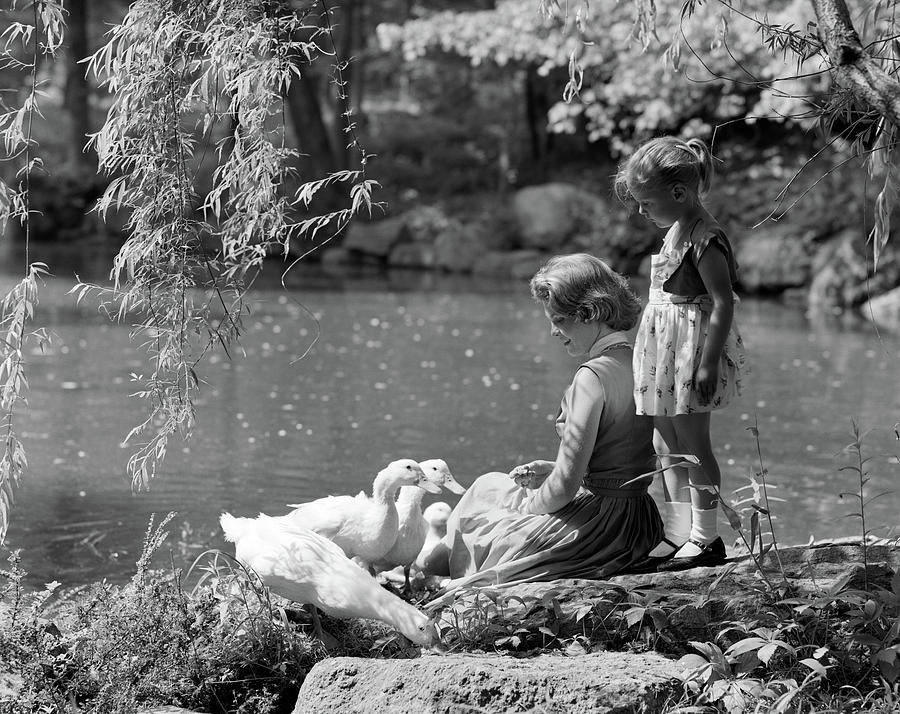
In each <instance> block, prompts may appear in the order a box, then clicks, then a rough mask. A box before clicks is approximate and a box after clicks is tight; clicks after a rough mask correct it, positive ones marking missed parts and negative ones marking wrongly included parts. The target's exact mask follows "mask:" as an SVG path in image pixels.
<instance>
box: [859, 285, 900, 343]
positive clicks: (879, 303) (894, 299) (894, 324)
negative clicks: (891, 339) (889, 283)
mask: <svg viewBox="0 0 900 714" xmlns="http://www.w3.org/2000/svg"><path fill="white" fill-rule="evenodd" d="M861 312H862V314H863V315H865V316H866V317H868V318H869V319H870V320H872V322H874V323H875V324H876V325H878V326H879V327H881V328H883V329H885V330H890V331H891V332H894V333H898V334H900V288H894V289H893V290H891V291H890V292H886V293H884V294H883V295H879V296H877V297H874V298H872V299H871V300H869V301H868V302H866V303H864V304H863V306H862V310H861Z"/></svg>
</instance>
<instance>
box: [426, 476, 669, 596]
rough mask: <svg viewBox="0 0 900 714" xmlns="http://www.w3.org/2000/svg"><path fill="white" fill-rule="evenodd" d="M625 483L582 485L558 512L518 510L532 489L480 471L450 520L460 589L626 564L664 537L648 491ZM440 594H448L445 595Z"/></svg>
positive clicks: (600, 573) (600, 572)
mask: <svg viewBox="0 0 900 714" xmlns="http://www.w3.org/2000/svg"><path fill="white" fill-rule="evenodd" d="M621 483H622V481H618V480H611V479H610V480H606V481H604V482H600V483H598V484H597V487H598V488H600V489H602V493H603V494H604V495H595V494H594V493H592V492H591V491H589V490H587V489H585V488H582V489H581V490H580V491H579V492H578V494H577V495H576V496H575V498H574V500H573V501H572V502H571V503H569V504H568V505H566V506H564V507H563V508H561V509H560V510H558V511H556V512H554V513H550V514H544V515H532V514H527V513H520V512H519V510H518V509H519V507H520V506H521V505H522V503H523V501H524V500H525V498H526V497H527V496H528V493H529V492H528V491H527V490H526V489H524V488H522V487H520V486H517V485H516V484H515V482H513V480H512V479H511V478H510V477H509V476H508V475H507V474H504V473H499V472H493V473H487V474H484V475H483V476H481V477H479V478H478V479H477V480H476V481H475V483H474V484H472V486H471V487H470V488H469V490H468V491H467V492H466V493H465V495H463V497H462V498H461V499H460V501H459V503H458V504H457V505H456V508H454V509H453V512H452V513H451V514H450V518H449V520H448V521H447V535H446V536H445V538H444V544H445V545H446V546H447V547H449V549H450V553H449V567H450V578H451V580H450V582H449V583H448V584H447V586H446V588H445V589H444V591H443V594H446V593H448V592H450V591H453V590H456V589H458V588H461V587H469V586H476V585H477V586H482V585H498V584H513V583H520V582H532V581H547V580H556V579H558V578H585V579H592V580H597V579H602V578H605V577H609V576H611V575H614V574H616V573H618V572H621V571H624V570H627V569H628V566H630V565H631V564H632V563H634V562H636V561H637V560H640V559H641V558H642V557H644V555H646V554H647V553H648V552H649V551H650V549H652V548H653V547H654V546H655V545H656V544H657V543H658V542H659V541H660V539H661V538H662V534H663V533H662V521H661V520H660V517H659V512H658V511H657V508H656V505H655V503H654V502H653V499H652V498H651V497H650V496H649V495H648V494H647V492H646V490H644V489H638V490H635V489H633V488H626V489H620V488H619V487H620V486H621ZM442 599H443V598H442Z"/></svg>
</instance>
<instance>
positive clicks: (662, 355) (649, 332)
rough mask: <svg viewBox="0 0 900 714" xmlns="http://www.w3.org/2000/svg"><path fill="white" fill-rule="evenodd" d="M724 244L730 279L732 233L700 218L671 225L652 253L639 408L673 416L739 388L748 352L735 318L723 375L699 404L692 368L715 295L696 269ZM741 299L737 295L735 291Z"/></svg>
mask: <svg viewBox="0 0 900 714" xmlns="http://www.w3.org/2000/svg"><path fill="white" fill-rule="evenodd" d="M710 247H712V249H713V250H716V249H718V250H721V251H722V252H723V253H724V254H725V258H726V260H727V262H728V268H729V273H730V277H731V284H732V285H734V283H735V282H736V281H737V263H736V261H735V259H734V253H733V251H732V248H731V244H730V243H729V242H728V238H727V237H726V236H725V233H724V231H723V230H722V229H721V228H720V227H719V226H717V225H714V224H713V225H708V224H706V223H705V222H704V221H702V219H701V220H700V221H698V222H697V223H694V224H693V225H692V226H691V227H690V228H689V229H687V230H684V231H676V230H671V231H669V233H668V234H667V235H666V239H665V241H663V247H662V250H661V252H660V253H658V254H656V255H653V256H651V274H650V299H649V300H648V302H647V306H646V308H645V309H644V314H643V316H642V317H641V324H640V327H639V328H638V331H637V335H636V337H635V347H634V375H635V385H634V401H635V405H636V407H637V412H638V414H649V415H654V416H674V415H676V414H691V413H692V412H705V411H712V410H713V409H720V408H721V407H724V406H725V405H726V404H728V402H729V401H730V400H731V398H732V397H733V396H735V395H738V394H740V392H741V379H742V376H743V374H745V373H746V371H747V368H746V361H747V358H746V354H745V352H744V343H743V341H742V340H741V336H740V333H739V332H738V328H737V325H736V323H735V321H734V320H732V323H731V329H730V331H729V333H728V337H727V339H726V341H725V348H724V349H723V350H722V357H721V359H720V361H719V381H718V384H717V385H716V390H715V393H714V395H713V397H712V399H710V401H709V403H708V404H700V401H699V393H698V392H697V391H696V390H695V389H694V373H695V372H696V370H697V366H698V365H699V363H700V357H701V354H702V351H703V345H704V343H705V342H706V336H707V333H708V332H709V317H710V313H711V312H712V306H713V303H712V297H711V296H710V295H709V294H708V293H707V291H706V287H705V286H704V284H703V279H702V278H701V277H700V272H699V270H698V269H697V263H698V262H699V260H700V257H701V256H702V255H703V253H704V252H705V251H706V250H709V249H710ZM735 300H737V296H735Z"/></svg>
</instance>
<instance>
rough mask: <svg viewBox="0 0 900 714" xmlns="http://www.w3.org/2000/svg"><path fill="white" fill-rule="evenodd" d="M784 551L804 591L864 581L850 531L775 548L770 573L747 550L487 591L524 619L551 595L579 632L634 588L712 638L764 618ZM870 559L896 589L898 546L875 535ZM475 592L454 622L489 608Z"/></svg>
mask: <svg viewBox="0 0 900 714" xmlns="http://www.w3.org/2000/svg"><path fill="white" fill-rule="evenodd" d="M779 559H780V561H781V567H783V568H784V571H785V573H786V575H787V576H788V577H789V578H790V582H791V585H792V587H794V588H796V589H797V591H798V592H809V593H816V592H821V591H827V590H828V589H829V588H830V587H831V586H833V585H834V584H835V583H839V582H841V581H843V580H847V582H848V584H849V586H850V587H861V586H862V581H863V573H862V563H863V556H862V547H861V546H860V545H858V540H857V541H856V542H852V541H851V539H848V540H847V542H841V543H833V542H829V543H819V544H815V545H812V546H795V547H789V548H780V549H779V550H778V551H775V550H774V549H773V550H770V551H769V552H768V553H767V554H766V555H765V556H764V557H763V559H762V561H761V566H762V570H763V574H764V576H765V578H763V576H762V575H761V574H760V571H759V569H758V568H757V566H756V564H755V563H754V561H753V559H752V558H751V557H750V556H749V555H741V556H733V557H731V558H730V559H729V561H728V562H727V563H726V564H725V565H722V566H718V567H714V568H693V569H691V570H683V571H676V572H671V573H667V572H662V573H648V574H644V575H619V576H616V577H612V578H610V579H609V581H597V580H557V581H553V582H535V583H524V584H519V585H515V586H508V587H502V586H498V587H493V588H488V589H483V590H482V591H481V592H482V593H485V594H487V595H489V596H491V597H494V598H497V597H498V596H500V597H503V596H506V595H514V596H515V598H514V599H511V600H509V601H508V602H507V601H505V600H504V603H503V610H504V616H505V617H506V618H508V619H511V620H521V621H523V622H525V621H526V620H527V619H528V617H529V614H528V613H529V611H530V610H532V609H533V607H532V606H533V605H534V603H546V602H549V601H550V599H551V598H552V599H553V600H555V602H556V604H557V605H558V607H559V613H558V615H557V623H558V627H559V629H558V636H559V637H560V638H563V637H572V636H575V635H578V634H580V633H581V632H582V631H583V629H584V628H585V627H588V628H590V627H591V623H592V621H596V622H600V623H605V622H606V618H607V617H608V616H609V614H610V612H611V611H612V610H614V609H615V608H616V607H618V606H619V600H618V599H617V597H615V596H612V597H611V596H610V593H611V592H612V593H615V592H618V593H619V594H620V595H622V596H624V595H625V594H626V593H629V592H642V593H645V594H647V596H648V598H649V599H650V600H652V602H653V603H654V604H657V605H658V606H660V607H665V609H666V611H667V612H668V622H667V626H668V627H670V628H671V629H672V632H674V633H677V639H678V640H679V641H682V642H688V641H691V640H699V641H706V640H709V639H712V638H713V637H714V636H715V634H716V632H717V631H718V623H720V622H721V621H723V620H727V619H742V618H746V619H748V620H754V621H760V622H762V623H764V622H765V620H766V614H765V608H766V603H767V602H768V600H767V597H768V596H767V595H766V593H765V591H764V588H762V587H761V582H765V579H768V581H769V582H770V583H771V584H772V586H773V587H777V586H780V585H781V584H782V580H781V576H780V568H779V566H778V561H779ZM866 560H867V561H868V563H869V582H870V584H872V585H875V586H877V587H884V588H887V589H890V587H891V585H890V582H891V575H892V574H893V572H895V571H896V570H897V569H898V567H900V549H898V548H896V547H894V546H892V545H888V544H882V543H876V542H874V541H873V542H871V543H870V544H869V545H868V546H867V552H866ZM477 592H478V591H475V590H469V591H464V592H461V593H459V594H458V595H457V597H456V599H455V600H453V602H452V603H451V604H449V605H445V606H444V607H443V609H442V612H441V618H442V620H443V621H444V622H446V623H451V622H454V621H455V618H457V619H464V618H465V613H466V611H467V610H469V611H472V608H475V609H476V610H480V609H483V606H482V607H481V608H478V607H476V605H477V603H476V598H477V597H479V595H478V594H477ZM523 601H524V602H523ZM587 605H590V606H591V608H592V610H591V613H590V614H589V615H587V617H581V618H579V617H577V616H576V614H577V613H578V612H579V611H582V610H583V608H585V606H587ZM539 616H540V617H543V616H544V615H539ZM601 629H602V628H601ZM598 631H599V630H598Z"/></svg>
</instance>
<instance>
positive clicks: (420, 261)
mask: <svg viewBox="0 0 900 714" xmlns="http://www.w3.org/2000/svg"><path fill="white" fill-rule="evenodd" d="M436 262H437V259H436V256H435V247H434V246H433V245H431V244H430V243H425V242H423V241H420V242H417V243H399V244H398V245H395V246H394V247H393V249H392V250H391V254H390V256H388V265H390V266H392V267H397V268H434V267H435V264H436Z"/></svg>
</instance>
